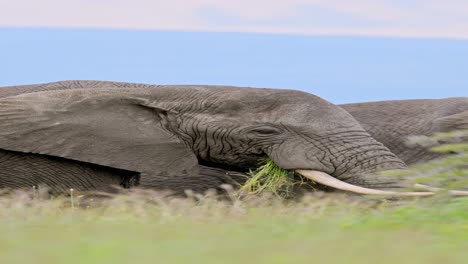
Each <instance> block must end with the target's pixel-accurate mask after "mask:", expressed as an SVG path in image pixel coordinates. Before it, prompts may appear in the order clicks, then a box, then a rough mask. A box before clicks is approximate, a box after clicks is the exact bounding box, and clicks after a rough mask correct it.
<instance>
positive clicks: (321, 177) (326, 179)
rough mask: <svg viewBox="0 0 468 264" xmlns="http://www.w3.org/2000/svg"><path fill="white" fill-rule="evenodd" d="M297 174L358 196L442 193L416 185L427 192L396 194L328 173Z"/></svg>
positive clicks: (314, 171) (429, 194)
mask: <svg viewBox="0 0 468 264" xmlns="http://www.w3.org/2000/svg"><path fill="white" fill-rule="evenodd" d="M296 172H297V173H299V174H301V175H302V176H304V177H306V178H307V179H310V180H312V181H314V182H317V183H320V184H323V185H325V186H328V187H332V188H334V189H338V190H342V191H348V192H352V193H357V194H370V195H386V196H431V195H434V194H435V192H436V191H441V190H442V189H439V188H435V187H430V186H426V185H422V184H416V185H414V187H416V188H419V189H423V190H425V191H421V192H395V191H383V190H377V189H370V188H365V187H361V186H357V185H353V184H350V183H347V182H344V181H341V180H339V179H337V178H335V177H332V176H330V175H329V174H327V173H324V172H321V171H316V170H296ZM448 193H449V194H451V195H455V196H468V191H458V190H449V191H448Z"/></svg>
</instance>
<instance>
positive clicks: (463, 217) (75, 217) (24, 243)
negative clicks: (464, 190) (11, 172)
mask: <svg viewBox="0 0 468 264" xmlns="http://www.w3.org/2000/svg"><path fill="white" fill-rule="evenodd" d="M0 198H1V199H0V234H1V235H0V263H69V264H71V263H100V264H104V263H113V264H117V263H136V261H137V263H207V264H209V263H313V262H316V263H412V264H414V263H466V262H467V259H468V251H466V249H467V248H468V198H453V197H447V196H443V195H441V196H438V197H435V198H425V199H419V200H413V199H411V200H408V199H405V200H387V199H382V198H372V197H359V196H349V195H338V194H314V195H311V196H306V197H304V198H303V199H302V200H301V201H280V200H278V199H277V197H274V196H272V197H265V196H263V197H258V196H255V197H253V198H250V199H247V200H244V201H239V200H237V199H234V198H233V199H228V200H225V201H215V200H214V199H212V198H209V197H208V198H206V197H198V198H197V199H194V198H189V199H167V198H163V196H162V195H161V194H157V193H152V192H144V193H143V192H135V193H131V194H128V195H122V196H119V197H117V198H114V199H111V200H109V201H105V202H104V203H102V202H98V201H89V200H88V201H87V202H86V204H84V200H83V198H79V197H74V200H73V206H72V204H71V197H63V198H56V199H53V200H51V199H39V198H37V197H35V195H34V193H30V194H25V193H12V194H9V195H6V196H3V197H0ZM195 200H197V201H195Z"/></svg>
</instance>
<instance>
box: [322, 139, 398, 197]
mask: <svg viewBox="0 0 468 264" xmlns="http://www.w3.org/2000/svg"><path fill="white" fill-rule="evenodd" d="M329 151H330V161H331V163H332V164H333V167H334V168H335V170H334V172H332V173H331V174H332V175H333V176H334V177H336V178H338V179H340V180H342V181H345V182H347V183H351V184H355V185H359V186H364V187H369V188H385V189H388V188H401V187H403V186H402V182H401V181H399V180H398V179H396V178H394V177H386V176H384V175H376V173H377V172H379V171H386V170H396V169H405V168H406V165H405V164H404V163H403V161H401V160H400V159H399V158H398V157H397V156H396V155H395V154H393V153H392V152H391V151H390V150H389V149H388V148H387V147H385V146H384V145H383V144H381V143H380V142H378V141H376V140H374V139H372V138H371V137H370V136H369V135H368V134H367V133H361V134H359V135H354V136H349V137H346V138H342V139H340V140H339V141H334V143H333V144H331V146H330V147H329Z"/></svg>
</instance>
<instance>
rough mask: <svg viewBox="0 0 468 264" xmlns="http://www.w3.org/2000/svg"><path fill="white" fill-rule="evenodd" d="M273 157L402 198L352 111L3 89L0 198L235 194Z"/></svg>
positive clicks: (201, 89)
mask: <svg viewBox="0 0 468 264" xmlns="http://www.w3.org/2000/svg"><path fill="white" fill-rule="evenodd" d="M265 157H268V158H270V159H272V160H273V161H274V162H275V163H276V164H277V165H279V166H280V167H282V168H283V169H288V170H295V171H296V172H298V173H300V174H302V175H303V176H304V177H306V178H309V179H311V180H313V181H315V182H317V183H320V184H323V185H326V186H330V187H333V188H336V189H340V190H346V191H351V192H355V193H368V194H387V195H408V196H415V195H416V196H419V195H421V196H423V195H431V194H432V193H431V192H395V191H393V190H379V189H393V188H400V187H403V185H402V182H401V180H399V179H396V178H392V177H386V176H382V175H379V174H377V172H378V171H382V170H393V169H404V168H406V165H405V164H404V162H403V161H402V160H400V159H399V158H398V157H397V156H396V155H395V154H394V153H392V152H391V151H390V150H389V149H388V148H387V147H385V146H384V145H383V144H382V143H380V142H378V141H377V140H375V139H374V138H372V137H371V136H370V135H369V134H368V133H367V132H366V131H365V130H364V128H362V126H361V125H360V124H359V123H358V122H357V121H356V120H355V119H354V118H353V117H352V116H351V115H350V114H349V113H348V112H346V111H345V110H344V109H342V108H341V107H338V106H336V105H334V104H332V103H329V102H327V101H326V100H324V99H322V98H320V97H317V96H315V95H312V94H309V93H305V92H301V91H295V90H281V89H266V88H262V89H260V88H249V87H232V86H206V85H149V84H134V83H119V82H106V81H64V82H55V83H48V84H38V85H28V86H11V87H2V88H0V169H1V170H0V188H5V187H27V186H33V185H37V184H40V183H46V184H47V185H49V186H50V187H52V188H54V189H55V190H56V191H59V192H60V191H64V190H66V189H67V188H74V189H80V190H96V189H100V190H109V189H108V188H109V186H111V185H112V184H117V185H121V186H123V187H127V188H129V187H133V186H139V187H141V188H154V189H164V190H171V191H173V192H175V193H183V191H184V190H186V189H191V190H194V191H197V192H202V191H205V190H207V189H216V188H219V186H220V185H222V184H224V183H231V182H235V179H236V177H237V176H238V175H244V173H245V172H247V171H248V170H249V169H250V168H255V167H256V166H257V164H258V163H259V161H260V160H261V159H264V158H265Z"/></svg>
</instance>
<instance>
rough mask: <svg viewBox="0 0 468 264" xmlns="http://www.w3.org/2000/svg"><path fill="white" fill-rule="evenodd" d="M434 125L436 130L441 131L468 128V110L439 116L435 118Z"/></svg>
mask: <svg viewBox="0 0 468 264" xmlns="http://www.w3.org/2000/svg"><path fill="white" fill-rule="evenodd" d="M433 126H434V130H435V131H440V132H448V131H452V130H462V129H468V111H464V112H461V113H458V114H454V115H450V116H446V117H442V118H438V119H436V120H434V123H433Z"/></svg>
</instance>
